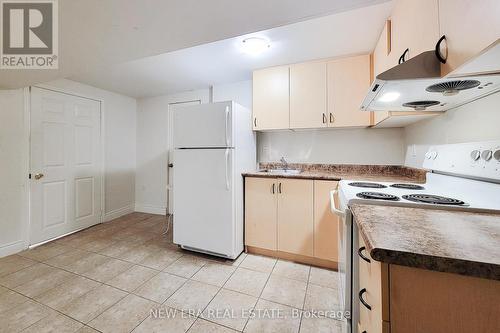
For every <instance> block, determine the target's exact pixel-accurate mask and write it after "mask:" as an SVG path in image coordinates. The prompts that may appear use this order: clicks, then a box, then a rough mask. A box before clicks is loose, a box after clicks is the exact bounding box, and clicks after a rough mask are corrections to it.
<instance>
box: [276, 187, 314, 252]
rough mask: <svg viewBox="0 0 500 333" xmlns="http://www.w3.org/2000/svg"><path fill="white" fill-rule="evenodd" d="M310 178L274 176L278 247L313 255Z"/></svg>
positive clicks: (285, 250)
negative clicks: (276, 193) (280, 177)
mask: <svg viewBox="0 0 500 333" xmlns="http://www.w3.org/2000/svg"><path fill="white" fill-rule="evenodd" d="M313 228H314V227H313V181H312V180H302V179H278V250H279V251H284V252H288V253H294V254H300V255H304V256H310V257H312V256H313Z"/></svg>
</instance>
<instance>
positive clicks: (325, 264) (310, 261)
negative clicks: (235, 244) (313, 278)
mask: <svg viewBox="0 0 500 333" xmlns="http://www.w3.org/2000/svg"><path fill="white" fill-rule="evenodd" d="M245 252H246V253H252V254H258V255H262V256H266V257H272V258H278V259H284V260H288V261H293V262H298V263H301V264H306V265H311V266H316V267H322V268H328V269H331V270H334V271H337V270H338V262H336V261H330V260H325V259H320V258H314V257H309V256H303V255H300V254H293V253H288V252H283V251H274V250H268V249H262V248H259V247H254V246H248V245H246V246H245Z"/></svg>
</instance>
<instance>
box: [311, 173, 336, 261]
mask: <svg viewBox="0 0 500 333" xmlns="http://www.w3.org/2000/svg"><path fill="white" fill-rule="evenodd" d="M337 186H338V182H336V181H328V180H315V181H314V257H316V258H320V259H325V260H331V261H338V237H337V235H338V228H339V218H338V216H337V215H335V214H333V213H332V212H331V210H330V192H331V191H333V190H335V189H336V188H337Z"/></svg>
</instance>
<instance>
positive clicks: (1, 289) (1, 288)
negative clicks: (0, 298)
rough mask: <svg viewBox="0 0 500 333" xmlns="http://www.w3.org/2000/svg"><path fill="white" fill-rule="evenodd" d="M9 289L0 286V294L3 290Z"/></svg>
mask: <svg viewBox="0 0 500 333" xmlns="http://www.w3.org/2000/svg"><path fill="white" fill-rule="evenodd" d="M8 290H9V289H7V288H5V287H2V286H0V295H2V294H3V293H4V292H6V291H8Z"/></svg>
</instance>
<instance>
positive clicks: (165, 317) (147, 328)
mask: <svg viewBox="0 0 500 333" xmlns="http://www.w3.org/2000/svg"><path fill="white" fill-rule="evenodd" d="M157 311H158V313H157V315H153V314H150V315H149V317H148V318H146V319H145V320H144V321H143V322H142V323H141V324H140V325H139V326H137V327H136V329H135V330H134V331H133V332H134V333H151V332H168V333H184V332H186V331H187V330H188V329H189V327H191V325H193V323H194V321H195V320H196V317H194V316H190V315H188V314H186V313H183V312H181V311H178V310H176V309H172V308H169V307H167V306H164V305H162V306H160V307H158V308H157Z"/></svg>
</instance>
